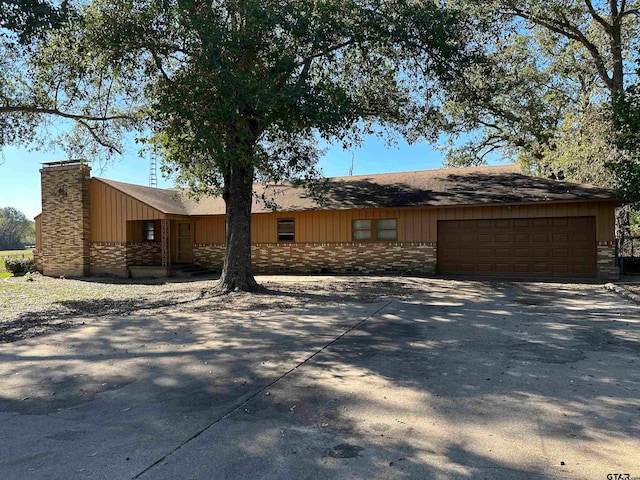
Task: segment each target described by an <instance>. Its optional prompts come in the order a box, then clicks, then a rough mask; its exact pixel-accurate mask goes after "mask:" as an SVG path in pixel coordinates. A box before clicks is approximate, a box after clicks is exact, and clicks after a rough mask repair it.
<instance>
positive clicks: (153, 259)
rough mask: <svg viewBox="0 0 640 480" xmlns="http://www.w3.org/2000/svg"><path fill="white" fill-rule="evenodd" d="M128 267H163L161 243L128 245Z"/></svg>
mask: <svg viewBox="0 0 640 480" xmlns="http://www.w3.org/2000/svg"><path fill="white" fill-rule="evenodd" d="M126 245H127V266H128V267H129V266H131V265H145V266H149V265H162V246H161V244H160V242H141V243H127V244H126Z"/></svg>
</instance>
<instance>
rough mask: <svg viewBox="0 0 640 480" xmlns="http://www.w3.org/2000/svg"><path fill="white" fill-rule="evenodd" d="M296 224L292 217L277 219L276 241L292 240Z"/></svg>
mask: <svg viewBox="0 0 640 480" xmlns="http://www.w3.org/2000/svg"><path fill="white" fill-rule="evenodd" d="M295 231H296V225H295V221H294V219H293V218H283V219H278V241H279V242H294V241H295Z"/></svg>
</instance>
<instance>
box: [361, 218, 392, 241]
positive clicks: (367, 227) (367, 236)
mask: <svg viewBox="0 0 640 480" xmlns="http://www.w3.org/2000/svg"><path fill="white" fill-rule="evenodd" d="M372 227H373V228H375V232H376V237H375V238H376V240H396V239H397V238H398V224H397V220H396V219H395V218H381V219H378V220H353V221H352V222H351V238H352V239H353V240H372V239H373V235H372Z"/></svg>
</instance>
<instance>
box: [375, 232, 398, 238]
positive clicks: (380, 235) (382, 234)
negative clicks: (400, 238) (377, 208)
mask: <svg viewBox="0 0 640 480" xmlns="http://www.w3.org/2000/svg"><path fill="white" fill-rule="evenodd" d="M395 239H396V231H395V230H378V240H395Z"/></svg>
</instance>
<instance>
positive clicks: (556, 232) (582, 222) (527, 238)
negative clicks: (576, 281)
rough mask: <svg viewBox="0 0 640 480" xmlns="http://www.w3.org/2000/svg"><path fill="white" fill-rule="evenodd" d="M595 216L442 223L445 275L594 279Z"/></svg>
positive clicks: (441, 251)
mask: <svg viewBox="0 0 640 480" xmlns="http://www.w3.org/2000/svg"><path fill="white" fill-rule="evenodd" d="M595 225H596V222H595V217H557V218H556V217H554V218H512V219H500V220H498V219H494V220H441V221H439V222H438V246H437V248H438V269H439V271H440V273H445V274H475V275H515V276H522V277H527V276H529V277H556V276H557V277H563V276H564V277H595V276H596V227H595Z"/></svg>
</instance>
